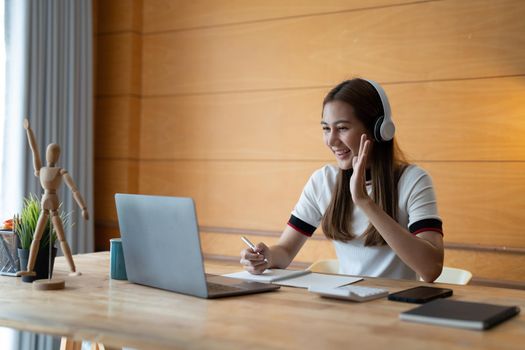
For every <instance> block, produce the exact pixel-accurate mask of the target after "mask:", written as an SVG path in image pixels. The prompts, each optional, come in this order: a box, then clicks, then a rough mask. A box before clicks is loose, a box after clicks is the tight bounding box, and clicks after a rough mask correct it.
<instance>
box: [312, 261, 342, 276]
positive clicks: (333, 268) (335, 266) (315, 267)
mask: <svg viewBox="0 0 525 350" xmlns="http://www.w3.org/2000/svg"><path fill="white" fill-rule="evenodd" d="M307 270H310V271H312V272H319V273H339V261H338V260H337V259H326V260H317V261H316V262H314V263H313V264H312V265H310V266H309V267H308V268H307Z"/></svg>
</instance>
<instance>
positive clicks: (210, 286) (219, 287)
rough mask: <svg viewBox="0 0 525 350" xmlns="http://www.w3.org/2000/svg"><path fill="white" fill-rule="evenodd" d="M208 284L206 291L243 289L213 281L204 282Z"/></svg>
mask: <svg viewBox="0 0 525 350" xmlns="http://www.w3.org/2000/svg"><path fill="white" fill-rule="evenodd" d="M206 284H207V285H208V292H213V293H220V292H235V291H239V290H243V289H242V288H238V287H234V286H227V285H225V284H218V283H213V282H206Z"/></svg>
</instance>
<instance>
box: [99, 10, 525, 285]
mask: <svg viewBox="0 0 525 350" xmlns="http://www.w3.org/2000/svg"><path fill="white" fill-rule="evenodd" d="M98 7H99V9H98V10H97V11H98V13H99V15H98V22H99V23H100V24H99V25H98V28H99V29H98V33H99V34H98V35H97V40H98V46H97V50H96V51H97V53H98V54H97V60H98V61H100V62H101V64H100V66H99V67H98V68H97V77H96V81H97V85H96V86H97V92H96V94H97V96H98V97H99V98H98V101H97V111H96V113H97V130H98V135H97V136H96V138H97V143H98V146H97V148H96V155H97V163H96V166H97V178H96V193H97V194H96V196H97V197H96V205H97V208H96V211H97V214H98V215H97V217H96V220H97V222H98V225H97V234H99V233H98V232H101V233H100V235H101V237H97V242H106V241H107V239H108V237H110V236H112V235H114V234H115V225H116V216H115V212H114V204H113V194H114V193H115V192H119V191H122V192H124V191H128V192H134V191H133V189H135V190H136V191H137V192H138V191H140V192H141V193H150V194H164V195H182V196H192V197H194V198H195V199H196V201H197V210H198V216H199V220H200V224H201V225H203V226H204V227H206V230H207V231H206V230H205V232H204V233H203V235H202V237H203V247H204V251H205V253H206V254H208V255H212V256H214V255H219V256H220V255H222V256H228V257H230V258H236V257H237V256H238V250H239V248H240V247H239V246H240V245H241V243H240V241H238V234H237V232H240V231H242V230H247V232H252V233H253V232H255V234H254V236H255V237H253V238H254V240H257V238H261V240H266V239H268V240H269V241H271V240H272V239H273V240H275V239H276V238H275V237H273V236H272V234H275V233H276V232H279V231H281V230H282V229H283V227H284V225H285V224H286V221H287V219H288V216H289V213H290V210H291V208H292V207H293V205H294V204H295V202H296V200H297V199H298V197H299V194H300V192H301V189H302V186H303V185H304V183H305V182H306V180H307V178H308V177H309V175H310V174H311V172H312V171H313V170H314V169H316V168H318V167H320V166H321V165H322V164H324V163H326V162H329V161H331V159H332V156H331V154H330V153H329V151H328V150H326V149H325V147H324V146H323V144H322V138H321V132H320V127H319V118H320V107H321V106H320V104H321V101H322V97H323V95H324V94H325V93H326V91H327V90H328V89H329V88H330V87H331V86H333V85H334V84H335V83H337V82H339V81H340V80H342V79H344V78H348V77H352V76H355V75H359V76H365V77H370V78H373V79H376V80H378V81H380V82H382V83H383V84H384V86H385V88H386V90H387V93H388V94H389V96H390V99H391V104H392V108H393V111H394V120H395V121H396V123H397V127H398V134H397V137H398V141H399V142H400V144H401V147H402V148H403V149H404V150H405V151H406V153H407V155H408V156H409V159H412V160H414V161H416V162H417V163H419V164H420V165H422V166H423V167H424V168H425V169H427V170H428V171H429V172H430V173H431V174H432V176H433V178H434V183H435V185H436V190H437V194H438V201H439V206H440V210H441V213H442V216H443V218H444V222H445V239H446V241H447V242H449V243H451V244H452V245H453V244H459V245H467V246H468V245H469V244H470V245H473V247H474V245H481V248H480V249H481V251H469V250H466V251H463V250H458V249H447V253H446V259H447V260H446V263H447V264H449V265H451V266H458V267H465V268H468V269H471V270H472V271H473V272H474V274H475V276H481V278H489V279H506V280H513V281H519V280H523V278H524V277H523V276H525V275H524V274H523V271H522V270H520V268H517V267H516V266H518V265H517V264H520V263H521V262H522V260H520V259H523V254H520V253H515V254H514V253H513V254H510V255H509V253H494V252H487V251H486V248H483V247H486V246H505V247H510V248H512V247H518V248H519V247H522V248H523V247H525V238H523V235H521V234H520V232H521V231H520V225H519V223H520V217H521V213H522V212H523V209H525V203H524V201H523V200H522V199H521V198H523V197H525V196H523V195H522V194H524V193H525V188H524V187H523V185H522V184H523V183H525V181H523V180H524V178H523V176H521V175H520V174H522V173H523V172H524V169H523V167H524V166H525V147H524V146H525V144H524V143H525V139H524V138H523V137H522V135H523V134H524V131H525V121H524V119H523V118H522V116H523V115H524V112H525V109H524V108H523V107H522V101H521V100H522V96H523V93H524V91H525V90H524V89H525V81H524V79H525V71H524V67H525V65H524V62H525V50H524V47H525V45H524V44H525V35H524V34H525V22H524V21H522V18H523V17H524V15H525V6H524V5H523V2H522V1H519V0H503V1H491V0H476V1H471V2H461V1H453V0H443V1H408V0H407V1H405V0H373V1H369V2H366V3H363V2H360V1H355V0H350V1H343V0H326V1H323V2H319V1H315V0H305V1H288V2H284V3H283V2H281V1H277V0H267V1H260V0H254V1H246V2H242V1H241V2H239V1H236V0H214V1H212V0H209V1H208V0H195V1H191V2H188V1H182V0H181V1H178V0H177V1H168V0H130V1H129V2H126V1H123V0H117V1H111V2H101V3H99V4H98ZM101 11H102V12H103V13H102V14H100V12H101ZM142 17H143V18H142ZM139 111H140V112H139ZM137 113H141V114H140V120H138V122H135V121H136V120H137ZM121 124H122V127H119V125H121ZM137 138H138V139H140V143H139V144H134V143H133V141H132V140H134V139H137ZM133 154H135V156H133ZM137 155H138V159H136V158H135V157H137ZM106 170H107V171H106ZM213 229H216V231H213ZM228 230H230V231H232V232H233V231H235V232H234V233H235V234H232V232H230V233H228ZM250 230H252V231H250ZM253 230H260V232H261V234H260V235H257V234H256V232H258V231H253ZM265 232H266V233H268V232H270V236H269V237H267V236H265V235H266V233H265ZM272 237H273V238H272ZM97 244H99V243H97ZM309 244H311V246H310V247H309V248H307V247H305V249H304V253H302V254H304V255H302V256H301V257H300V258H298V259H299V261H301V262H303V263H305V264H306V263H307V262H310V261H311V260H315V259H317V258H326V257H327V256H333V255H330V254H333V250H332V249H331V247H329V246H328V245H326V242H325V241H323V240H320V239H312V240H310V241H309ZM98 246H100V245H98ZM241 248H242V246H241ZM474 249H477V248H475V247H474ZM484 249H485V250H484ZM518 251H519V249H518ZM520 266H523V264H521V265H520ZM512 271H515V272H512Z"/></svg>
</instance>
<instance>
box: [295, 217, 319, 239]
mask: <svg viewBox="0 0 525 350" xmlns="http://www.w3.org/2000/svg"><path fill="white" fill-rule="evenodd" d="M288 225H289V226H291V227H292V228H293V229H295V230H296V231H299V232H300V233H302V234H303V235H305V236H308V237H312V235H313V234H314V231H315V230H316V229H317V227H315V226H312V225H310V224H309V223H307V222H304V221H303V220H301V219H299V218H298V217H296V216H293V215H291V216H290V220H288Z"/></svg>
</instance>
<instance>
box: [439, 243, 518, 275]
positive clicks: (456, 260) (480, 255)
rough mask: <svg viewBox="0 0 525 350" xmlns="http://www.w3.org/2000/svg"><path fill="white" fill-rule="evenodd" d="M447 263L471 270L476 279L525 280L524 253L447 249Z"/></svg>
mask: <svg viewBox="0 0 525 350" xmlns="http://www.w3.org/2000/svg"><path fill="white" fill-rule="evenodd" d="M445 265H447V266H450V267H458V268H462V269H466V270H469V271H470V272H472V276H473V278H474V279H491V280H506V281H521V282H524V280H523V276H525V255H524V254H509V253H502V252H476V251H464V250H456V249H447V250H446V251H445Z"/></svg>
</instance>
